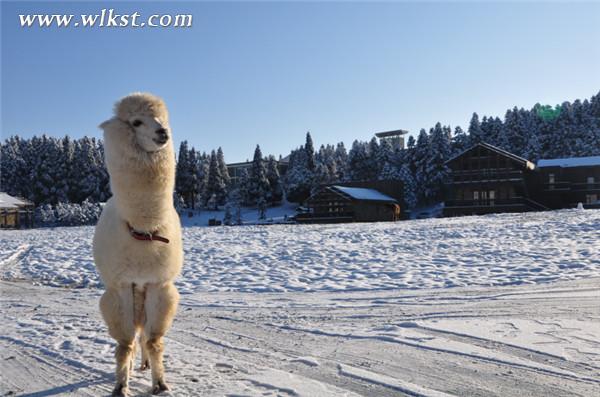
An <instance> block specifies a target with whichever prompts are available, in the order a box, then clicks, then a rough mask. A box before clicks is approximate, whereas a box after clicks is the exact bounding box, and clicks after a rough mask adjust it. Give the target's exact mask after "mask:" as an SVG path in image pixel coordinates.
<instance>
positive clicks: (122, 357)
mask: <svg viewBox="0 0 600 397" xmlns="http://www.w3.org/2000/svg"><path fill="white" fill-rule="evenodd" d="M100 312H101V313H102V317H103V318H104V322H106V325H107V326H108V333H109V334H110V336H112V337H113V339H114V340H115V341H117V349H116V352H115V359H116V363H117V369H116V385H115V388H114V390H113V393H112V395H113V396H126V395H127V392H128V390H129V368H130V365H131V356H132V354H133V350H134V343H135V325H134V322H133V294H132V292H131V288H109V289H107V290H106V292H104V295H102V298H100Z"/></svg>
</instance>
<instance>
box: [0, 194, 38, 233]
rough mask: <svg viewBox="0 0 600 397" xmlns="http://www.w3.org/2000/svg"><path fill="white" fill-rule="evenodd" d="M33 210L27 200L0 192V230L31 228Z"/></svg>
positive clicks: (32, 205)
mask: <svg viewBox="0 0 600 397" xmlns="http://www.w3.org/2000/svg"><path fill="white" fill-rule="evenodd" d="M34 208H35V206H34V204H33V203H32V202H31V201H29V200H26V199H24V198H20V197H13V196H10V195H9V194H7V193H4V192H0V228H2V229H5V228H10V229H20V228H24V227H33V211H34Z"/></svg>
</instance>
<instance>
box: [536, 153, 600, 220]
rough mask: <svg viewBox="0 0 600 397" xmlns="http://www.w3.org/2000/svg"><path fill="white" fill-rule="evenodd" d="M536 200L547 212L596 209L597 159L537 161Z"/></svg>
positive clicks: (599, 199)
mask: <svg viewBox="0 0 600 397" xmlns="http://www.w3.org/2000/svg"><path fill="white" fill-rule="evenodd" d="M537 170H538V192H537V194H538V196H539V200H540V202H542V203H544V205H546V206H547V207H549V208H553V209H554V208H574V207H577V205H578V203H582V204H583V205H584V207H586V208H600V156H594V157H572V158H564V159H550V160H539V161H538V163H537Z"/></svg>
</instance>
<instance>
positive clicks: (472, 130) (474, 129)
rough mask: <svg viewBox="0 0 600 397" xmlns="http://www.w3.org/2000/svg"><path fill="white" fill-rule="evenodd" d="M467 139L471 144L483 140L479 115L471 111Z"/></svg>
mask: <svg viewBox="0 0 600 397" xmlns="http://www.w3.org/2000/svg"><path fill="white" fill-rule="evenodd" d="M469 139H470V141H471V145H475V144H476V143H479V142H482V141H483V131H482V130H481V124H480V123H479V116H478V115H477V113H473V116H472V117H471V121H470V123H469Z"/></svg>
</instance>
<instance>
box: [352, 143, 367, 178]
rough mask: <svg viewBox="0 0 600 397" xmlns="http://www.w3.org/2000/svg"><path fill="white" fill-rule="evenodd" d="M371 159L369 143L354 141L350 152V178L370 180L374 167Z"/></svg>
mask: <svg viewBox="0 0 600 397" xmlns="http://www.w3.org/2000/svg"><path fill="white" fill-rule="evenodd" d="M370 160H371V159H370V157H369V152H368V145H367V143H365V142H360V141H358V140H355V141H354V142H352V149H350V152H348V173H349V176H350V178H349V180H353V181H368V180H369V178H370V177H371V169H372V167H371V164H370Z"/></svg>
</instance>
